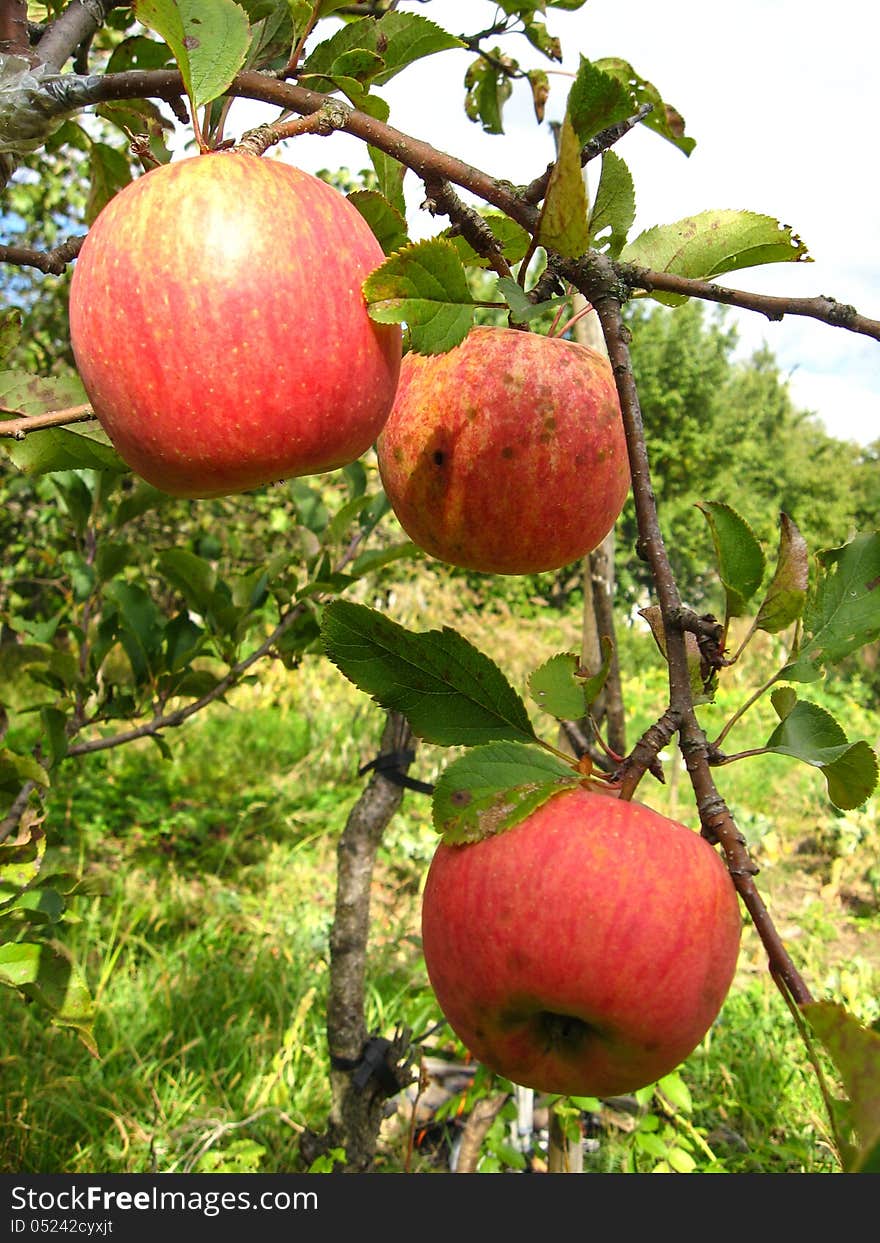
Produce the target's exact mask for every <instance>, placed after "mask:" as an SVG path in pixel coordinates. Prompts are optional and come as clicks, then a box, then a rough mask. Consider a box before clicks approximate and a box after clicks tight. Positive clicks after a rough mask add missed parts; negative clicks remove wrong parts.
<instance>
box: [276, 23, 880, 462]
mask: <svg viewBox="0 0 880 1243" xmlns="http://www.w3.org/2000/svg"><path fill="white" fill-rule="evenodd" d="M401 8H403V9H407V10H411V11H413V12H421V13H423V14H424V15H425V16H428V17H431V18H433V19H434V20H441V21H442V24H443V25H444V26H445V27H446V28H447V29H449V30H452V31H453V32H475V31H476V30H477V29H479V28H481V27H483V26H488V25H489V24H490V23H491V20H492V18H493V15H494V12H495V6H494V4H492V3H490V2H489V0H432V3H430V4H428V5H420V4H417V3H406V2H404V3H403V4H402V5H401ZM547 22H548V26H549V28H550V30H551V32H552V33H554V34H557V35H558V36H559V37H560V38H561V40H562V44H563V50H564V53H565V60H564V62H563V64H562V66H559V68H561V69H562V70H563V71H568V72H569V73H570V72H572V71H573V70H575V69H576V68H577V64H578V56H579V54H580V53H582V54H583V55H585V56H587V57H588V58H589V59H591V60H592V59H598V58H599V57H602V56H620V57H622V58H624V59H625V60H628V61H630V63H631V64H632V65H633V67H634V68H635V70H636V71H637V72H638V73H639V74H640V75H641V76H642V77H644V78H647V79H649V80H650V81H652V82H653V83H654V84H655V86H657V88H658V89H659V90H660V92H661V94H662V95H663V97H664V98H665V99H666V100H667V102H669V103H672V104H673V105H674V106H675V107H677V108H678V110H679V111H680V112H681V113H682V115H683V116H684V118H685V122H686V127H687V128H686V132H687V134H688V135H689V136H691V137H692V138H694V139H695V140H696V143H697V146H696V148H695V149H694V151H693V153H692V154H691V155H690V156H689V157H686V156H684V155H683V154H682V153H681V152H680V151H679V150H678V149H677V148H675V147H674V146H672V145H671V144H670V143H667V142H665V141H664V140H663V139H661V138H659V137H658V136H657V135H655V134H652V133H650V132H648V131H646V130H645V129H644V127H639V129H638V130H637V131H634V132H633V133H631V134H629V135H627V137H626V138H624V139H623V141H622V142H621V143H620V144H619V145H618V147H617V151H618V154H620V155H621V156H622V157H623V158H624V159H625V160H626V162H627V164H628V165H629V167H630V170H631V172H632V174H633V177H634V179H635V186H636V207H637V216H636V226H635V230H634V234H635V232H638V231H640V230H641V229H642V228H646V227H648V226H650V225H653V224H661V223H668V222H671V221H674V220H677V219H680V218H681V217H682V216H687V215H693V214H695V213H697V212H699V211H703V210H705V209H707V208H713V207H716V208H721V207H729V208H744V209H749V210H753V211H758V212H762V213H766V214H768V215H772V216H774V217H776V218H777V219H779V220H780V221H781V222H782V223H784V224H787V225H790V226H791V227H792V228H793V229H794V230H795V231H796V232H797V233H798V234H799V235H800V237H801V238H802V240H803V241H804V243H805V244H806V246H807V248H808V250H809V253H810V255H811V256H812V258H813V260H814V261H813V262H812V263H809V264H774V265H770V266H767V267H764V268H757V269H748V270H746V271H743V272H740V273H736V274H733V275H731V276H730V277H725V278H722V280H723V281H724V282H725V283H729V284H733V285H736V286H738V287H740V288H747V289H751V290H755V291H759V292H764V293H774V294H779V295H782V296H798V297H809V296H814V295H817V294H826V295H831V296H834V297H836V298H838V299H839V300H841V301H843V302H850V303H852V304H854V305H855V306H856V307H857V309H858V310H859V311H860V312H862V313H863V314H865V315H868V316H870V317H871V318H874V319H880V186H878V142H877V109H876V100H877V97H878V95H877V92H878V77H880V65H878V54H880V6H878V5H876V4H875V3H872V2H871V0H836V3H835V4H833V5H827V4H822V5H820V4H818V3H811V4H804V3H803V2H802V0H738V2H737V3H735V4H734V3H731V2H729V0H728V2H726V3H724V2H719V0H715V2H711V0H708V2H707V0H665V2H664V3H662V4H661V3H659V2H658V0H587V3H586V4H585V5H584V7H583V8H582V9H581V10H579V11H578V12H576V13H566V12H564V11H561V10H551V9H548V14H547ZM508 46H509V50H510V51H511V53H512V54H515V55H518V56H519V57H520V59H521V62H522V63H523V64H524V65H525V66H532V65H534V66H537V65H544V66H545V67H551V66H550V63H549V62H547V61H544V60H543V59H542V58H541V57H540V56H539V55H538V54H537V53H536V52H534V51H533V49H531V48H530V46H529V45H528V44H527V43H526V42H525V40H524V39H522V38H518V39H516V40H511V41H510V42H509V44H508ZM472 60H473V56H472V54H471V53H468V52H461V53H458V52H455V53H441V54H440V55H438V56H436V57H433V58H428V59H425V60H423V61H420V62H418V63H417V64H416V65H415V66H413V67H412V68H410V69H409V70H407V71H405V72H404V73H403V74H401V75H400V77H399V78H398V79H396V80H395V81H394V82H392V83H391V84H389V86H388V87H386V88H384V90H383V94H385V96H386V98H387V99H388V100H389V102H390V103H391V105H392V112H391V118H390V120H391V123H392V124H395V125H397V126H398V127H399V128H401V129H404V130H406V131H407V132H408V133H411V134H414V135H416V136H418V137H420V138H425V139H427V140H428V141H430V142H432V143H433V144H434V145H435V146H438V147H440V148H441V149H444V150H446V151H449V152H451V153H452V154H454V155H457V156H459V157H461V158H462V159H465V160H468V161H469V162H471V163H473V164H476V165H478V166H480V167H482V168H484V169H485V170H486V171H488V172H490V173H493V174H494V175H496V176H499V177H506V178H509V179H510V180H512V181H514V182H518V183H521V182H525V181H528V180H530V179H531V178H532V177H533V176H534V175H535V174H536V173H538V172H540V171H541V170H542V169H543V168H544V167H545V166H546V164H547V162H548V160H550V159H551V158H552V154H553V143H552V136H551V133H550V130H549V128H548V127H547V125H546V124H545V125H543V126H538V125H537V124H536V122H535V118H534V113H533V111H532V106H531V99H530V95H529V91H528V88H527V86H526V85H525V84H522V83H521V84H518V85H517V87H516V88H515V91H514V95H513V97H512V98H511V100H510V102H509V103H508V105H507V107H506V110H505V129H506V132H505V134H504V135H503V136H496V135H488V134H484V133H483V132H482V130H481V129H480V127H479V126H478V125H475V124H473V123H472V122H469V121H468V120H467V119H466V118H465V116H464V112H463V109H462V100H463V88H462V79H463V76H464V72H465V70H466V68H467V66H468V64H469V63H470V62H471V61H472ZM570 81H571V79H570V77H567V76H564V75H559V76H553V77H552V78H551V83H552V89H551V97H550V102H549V105H548V112H547V117H548V119H549V118H558V117H560V116H561V115H562V112H563V111H564V106H565V96H566V93H567V90H568V86H569V85H570ZM364 154H365V153H364V151H363V148H362V147H361V146H360V145H359V144H358V143H357V142H355V141H354V140H350V139H348V138H347V137H346V136H344V135H334V136H333V137H332V138H330V139H319V138H312V137H306V138H301V139H297V140H295V141H294V142H292V143H289V144H287V151H286V153H285V155H286V156H287V157H288V158H291V159H292V160H293V161H294V162H296V163H298V164H300V165H301V167H304V168H308V169H311V170H312V171H316V170H317V169H319V168H323V167H336V166H338V165H347V166H348V167H350V168H353V169H360V168H362V167H364V166H365V165H366V163H367V161H366V160H365V159H364ZM407 183H408V184H409V185H410V192H409V195H408V198H409V200H410V201H411V202H412V203H413V204H414V205H415V204H417V203H418V202H419V200H420V186H419V184H418V183H417V182H416V180H415V178H413V177H412V176H411V175H409V176H408V177H407ZM439 227H441V226H440V225H438V223H437V222H434V221H431V220H430V218H425V220H424V223H423V224H422V225H420V226H419V227H418V228H416V229H413V232H414V233H415V235H417V236H423V235H425V234H427V233H433V232H435V231H437V229H438V228H439ZM634 234H633V235H634ZM734 318H735V321H736V323H737V326H738V329H739V331H740V339H741V346H740V349H741V352H743V353H750V352H751V350H752V349H754V348H756V347H757V346H758V345H760V344H761V342H762V341H766V342H767V344H768V345H769V346H770V348H771V349H772V350H773V352H774V354H775V355H776V358H777V360H778V362H779V364H780V366H781V367H782V368H783V369H784V371H785V372H786V373H788V374H789V375H790V384H791V392H792V396H793V397H794V399H795V401H796V403H797V405H798V406H799V407H800V408H802V409H808V410H813V411H815V412H816V413H817V414H818V415H819V416H820V417H821V418H822V420H823V422H824V423H825V424H826V426H827V427H828V429H829V430H830V431H831V432H832V433H833V434H834V435H836V436H839V437H845V438H851V439H854V440H858V441H860V442H862V443H868V442H870V441H872V440H876V439H880V343H878V342H876V341H874V340H872V339H870V338H867V337H864V336H860V335H856V334H854V333H850V332H846V331H844V330H842V329H839V328H831V327H828V326H826V325H823V324H818V323H815V322H811V321H808V320H806V319H803V318H796V317H788V318H787V319H786V320H785V321H783V322H782V323H770V322H769V321H767V320H766V319H765V318H764V317H763V316H759V315H756V314H754V313H745V312H738V313H735V315H734Z"/></svg>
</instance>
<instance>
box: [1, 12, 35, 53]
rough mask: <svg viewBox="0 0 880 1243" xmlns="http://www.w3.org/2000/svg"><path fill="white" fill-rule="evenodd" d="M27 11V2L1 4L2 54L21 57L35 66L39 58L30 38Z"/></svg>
mask: <svg viewBox="0 0 880 1243" xmlns="http://www.w3.org/2000/svg"><path fill="white" fill-rule="evenodd" d="M27 10H28V6H27V0H2V3H0V54H3V55H6V56H20V57H22V59H23V60H27V61H30V63H31V64H32V65H33V64H36V62H37V59H38V58H37V54H36V53H35V52H34V50H33V48H32V47H31V41H30V37H29V36H28V16H27Z"/></svg>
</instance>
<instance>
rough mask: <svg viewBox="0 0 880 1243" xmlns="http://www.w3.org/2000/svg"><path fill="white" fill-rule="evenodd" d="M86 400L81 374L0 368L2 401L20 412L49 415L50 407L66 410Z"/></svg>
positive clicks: (6, 406) (15, 411)
mask: <svg viewBox="0 0 880 1243" xmlns="http://www.w3.org/2000/svg"><path fill="white" fill-rule="evenodd" d="M86 403H87V398H86V392H85V389H84V388H83V386H82V383H81V382H80V379H79V377H78V376H75V375H69V376H53V377H52V378H46V377H43V376H34V375H30V374H29V373H28V372H26V371H0V404H2V405H3V406H4V407H5V408H6V409H7V410H10V411H13V412H14V413H13V414H4V415H0V418H14V417H16V416H17V415H29V414H47V413H48V412H49V411H50V410H66V409H68V408H69V407H70V406H82V405H85V404H86Z"/></svg>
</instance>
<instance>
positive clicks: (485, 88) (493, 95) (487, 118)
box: [464, 47, 514, 134]
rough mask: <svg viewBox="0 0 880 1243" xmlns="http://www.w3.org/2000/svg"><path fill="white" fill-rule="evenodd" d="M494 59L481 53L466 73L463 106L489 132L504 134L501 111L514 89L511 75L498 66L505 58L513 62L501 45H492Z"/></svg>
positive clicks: (512, 63) (468, 115)
mask: <svg viewBox="0 0 880 1243" xmlns="http://www.w3.org/2000/svg"><path fill="white" fill-rule="evenodd" d="M491 55H492V61H491V62H490V61H488V60H485V59H484V58H483V57H482V56H480V57H478V58H477V60H475V61H474V62H473V63H472V64H471V65H470V66H469V68H468V71H467V73H466V74H465V76H464V87H465V97H464V110H465V114H466V116H467V117H468V119H469V120H470V121H478V122H479V123H480V124H481V125H482V127H483V129H484V130H485V131H486V133H487V134H503V133H504V125H503V122H502V119H501V118H502V113H503V111H504V105H505V103H506V102H507V100H508V99H510V96H511V94H512V93H513V87H512V86H511V84H510V78H509V76H508V75H507V74H506V73H504V72H503V71H502V70H501V69H500V68H499V62H501V61H502V60H503V61H506V62H507V63H508V64H509V65H511V66H513V65H514V62H512V61H511V60H510V57H506V56H504V54H503V52H502V51H501V49H500V48H497V47H496V48H493V49H492V53H491Z"/></svg>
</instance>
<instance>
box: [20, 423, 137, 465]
mask: <svg viewBox="0 0 880 1243" xmlns="http://www.w3.org/2000/svg"><path fill="white" fill-rule="evenodd" d="M83 426H93V427H94V431H92V432H91V433H89V434H87V433H85V432H72V431H70V430H69V428H66V427H47V428H46V429H45V430H43V431H39V432H29V433H28V434H27V435H26V436H25V438H24V440H14V441H0V448H2V450H3V452H4V453H5V454H6V455H7V457H9V458H10V459H11V461H12V462H14V464H15V465H16V466H17V467H18V469H19V470H20V471H22V472H23V473H24V474H25V475H51V474H53V473H55V472H58V471H66V470H100V471H107V472H109V473H110V474H119V475H121V474H125V473H126V472H127V471H128V469H129V468H128V466H126V464H125V462H123V460H122V458H121V457H119V455H118V454H117V452H116V450H115V449H113V448H112V447H111V445H110V442H109V440H108V439H107V437H106V436H105V435H104V433H103V432H102V431H101V429H100V427H99V426H98V424H97V423H95V424H93V425H92V424H86V425H83Z"/></svg>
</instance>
